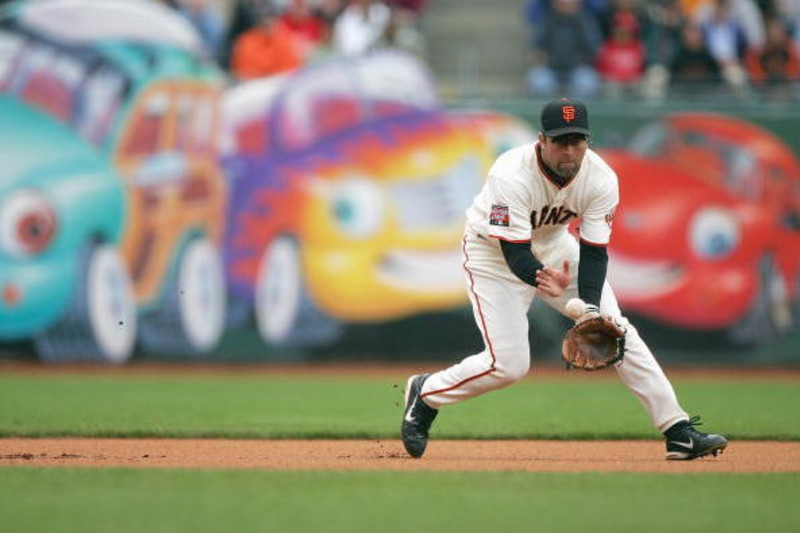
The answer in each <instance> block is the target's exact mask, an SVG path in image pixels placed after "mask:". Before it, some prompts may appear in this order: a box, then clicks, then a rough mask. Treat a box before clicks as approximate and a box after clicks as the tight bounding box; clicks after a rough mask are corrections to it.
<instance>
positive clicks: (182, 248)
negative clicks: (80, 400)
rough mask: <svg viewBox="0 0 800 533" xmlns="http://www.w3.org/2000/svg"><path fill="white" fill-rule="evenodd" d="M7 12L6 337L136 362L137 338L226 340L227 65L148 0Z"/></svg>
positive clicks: (151, 343)
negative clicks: (207, 55) (221, 158)
mask: <svg viewBox="0 0 800 533" xmlns="http://www.w3.org/2000/svg"><path fill="white" fill-rule="evenodd" d="M2 13H3V16H2V18H0V50H2V55H1V56H0V57H1V58H2V60H0V93H2V94H1V95H0V113H1V114H2V117H3V120H2V122H1V123H0V140H2V145H1V146H2V155H1V156H0V162H1V163H2V165H0V166H2V178H0V291H2V293H0V339H5V340H13V339H24V338H33V339H34V342H35V346H36V350H37V352H38V354H39V355H40V357H41V358H43V359H45V360H64V359H86V358H94V359H103V360H109V361H114V362H122V361H125V360H126V359H127V358H129V357H130V355H131V353H132V350H133V347H134V343H135V341H136V340H137V339H138V341H139V343H140V345H141V347H142V348H143V349H144V350H145V351H147V352H150V353H203V352H207V351H208V350H210V349H212V348H213V347H214V346H215V345H216V343H217V341H218V339H219V337H220V335H221V333H222V328H223V326H224V311H225V287H224V274H223V270H222V260H221V254H220V252H219V244H218V243H219V241H220V239H221V237H222V223H223V221H224V209H225V205H226V202H227V197H226V189H225V182H224V179H223V177H222V175H221V168H220V167H219V163H218V150H217V140H216V133H217V124H218V121H219V98H220V91H221V77H220V75H219V73H218V72H217V70H216V69H215V68H214V67H212V66H210V65H209V64H208V63H206V62H205V61H204V60H202V58H201V57H200V52H199V49H196V48H194V47H195V46H196V45H197V43H198V42H199V41H196V40H193V37H192V35H193V34H192V33H190V32H188V30H187V29H186V23H185V21H183V20H182V19H181V18H180V17H178V16H177V15H175V14H174V13H172V12H170V11H169V10H167V9H166V8H163V7H162V6H157V5H154V4H151V3H148V2H102V3H100V2H87V1H81V0H53V1H51V2H42V3H41V4H39V3H23V4H14V5H12V6H11V8H9V9H7V10H5V11H3V12H2ZM120 18H121V19H120ZM67 21H72V22H73V23H72V24H67V23H66V22H67ZM170 28H171V29H172V31H171V32H168V33H166V34H164V33H163V30H165V29H170ZM148 35H150V36H152V37H153V38H152V39H149V38H148Z"/></svg>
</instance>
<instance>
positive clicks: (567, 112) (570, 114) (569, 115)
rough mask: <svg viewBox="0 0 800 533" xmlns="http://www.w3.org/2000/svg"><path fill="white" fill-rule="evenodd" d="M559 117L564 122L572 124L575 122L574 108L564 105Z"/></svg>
mask: <svg viewBox="0 0 800 533" xmlns="http://www.w3.org/2000/svg"><path fill="white" fill-rule="evenodd" d="M561 116H563V117H564V121H566V122H572V121H573V120H575V108H574V107H573V106H571V105H565V106H564V107H562V108H561Z"/></svg>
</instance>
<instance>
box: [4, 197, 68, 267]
mask: <svg viewBox="0 0 800 533" xmlns="http://www.w3.org/2000/svg"><path fill="white" fill-rule="evenodd" d="M55 233H56V216H55V213H54V211H53V207H52V205H51V204H50V202H49V201H48V200H47V199H46V198H45V197H44V196H42V195H41V194H39V193H37V192H35V191H30V190H23V191H18V192H16V193H15V194H13V195H12V196H10V197H9V198H8V199H6V200H5V201H4V202H3V204H2V206H0V248H2V249H3V250H5V251H6V252H7V253H9V254H10V255H13V256H17V257H27V256H31V255H35V254H37V253H39V252H41V251H43V250H44V249H45V248H47V246H48V245H49V244H50V243H51V242H52V241H53V237H54V236H55Z"/></svg>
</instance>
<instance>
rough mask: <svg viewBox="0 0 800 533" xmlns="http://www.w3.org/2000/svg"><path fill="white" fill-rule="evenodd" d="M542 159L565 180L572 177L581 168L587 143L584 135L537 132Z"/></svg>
mask: <svg viewBox="0 0 800 533" xmlns="http://www.w3.org/2000/svg"><path fill="white" fill-rule="evenodd" d="M539 144H540V145H541V147H542V159H544V162H545V164H546V165H547V166H548V167H550V169H551V170H552V171H553V172H555V173H556V174H558V176H559V177H561V178H564V179H566V180H569V179H572V178H573V177H574V176H575V174H577V173H578V170H580V168H581V161H583V156H584V155H586V149H587V148H588V147H589V143H588V141H587V140H586V136H585V135H581V134H580V133H569V134H567V135H561V136H559V137H545V136H544V135H542V134H539Z"/></svg>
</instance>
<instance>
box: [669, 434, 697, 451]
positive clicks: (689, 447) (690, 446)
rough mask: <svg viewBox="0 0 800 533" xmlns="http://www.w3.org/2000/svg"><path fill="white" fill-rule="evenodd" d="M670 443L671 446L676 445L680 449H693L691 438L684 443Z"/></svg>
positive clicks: (675, 441) (674, 441) (677, 441)
mask: <svg viewBox="0 0 800 533" xmlns="http://www.w3.org/2000/svg"><path fill="white" fill-rule="evenodd" d="M670 442H671V443H673V444H677V445H678V446H680V447H682V448H686V449H687V450H691V449H692V448H693V447H694V441H693V440H692V438H691V437H689V440H688V441H686V442H681V441H679V440H671V441H670Z"/></svg>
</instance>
